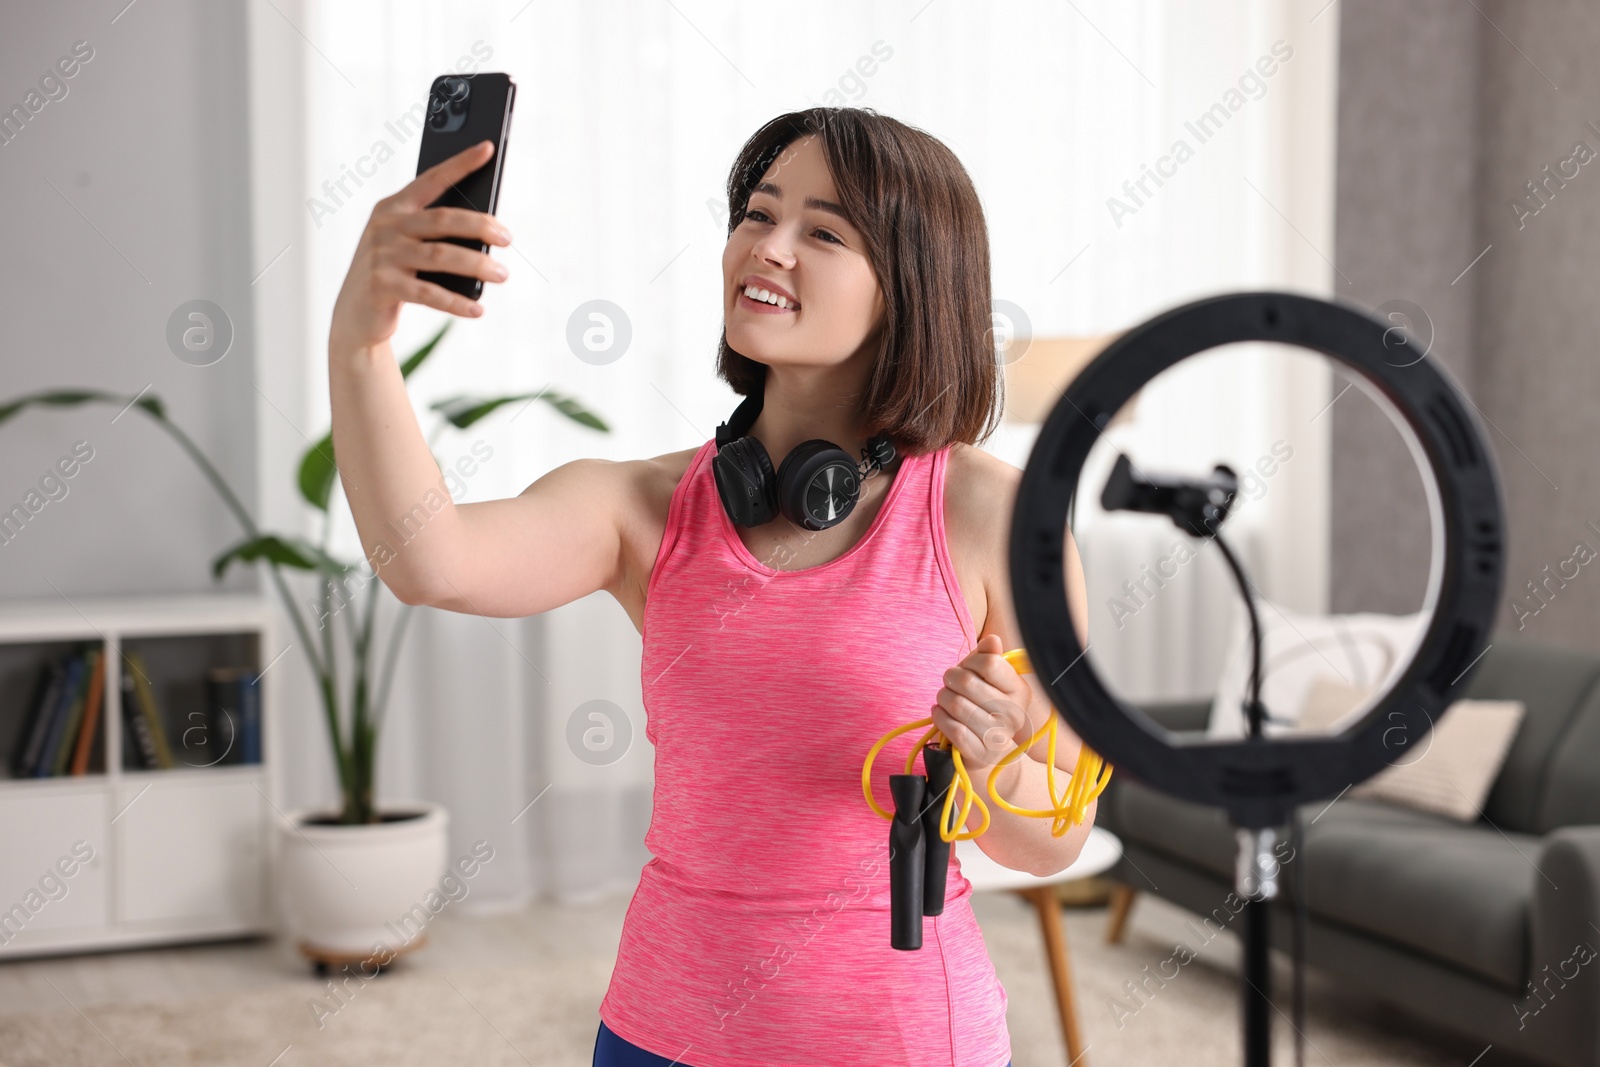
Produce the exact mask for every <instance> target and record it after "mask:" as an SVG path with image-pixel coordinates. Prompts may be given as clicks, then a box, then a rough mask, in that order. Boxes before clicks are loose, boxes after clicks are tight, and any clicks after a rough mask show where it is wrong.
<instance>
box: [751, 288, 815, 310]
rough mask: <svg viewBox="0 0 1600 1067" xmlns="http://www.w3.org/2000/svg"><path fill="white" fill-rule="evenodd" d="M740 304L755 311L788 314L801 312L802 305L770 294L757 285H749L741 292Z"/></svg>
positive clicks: (775, 294)
mask: <svg viewBox="0 0 1600 1067" xmlns="http://www.w3.org/2000/svg"><path fill="white" fill-rule="evenodd" d="M738 302H739V304H740V306H742V307H746V308H750V309H751V310H755V311H765V312H769V313H770V312H779V313H781V312H787V311H799V310H800V305H799V303H797V302H796V301H793V300H790V299H789V298H788V297H786V296H780V295H779V294H777V293H772V292H768V291H767V290H766V289H763V288H761V287H760V286H757V285H747V286H745V287H744V288H742V289H740V290H739V301H738Z"/></svg>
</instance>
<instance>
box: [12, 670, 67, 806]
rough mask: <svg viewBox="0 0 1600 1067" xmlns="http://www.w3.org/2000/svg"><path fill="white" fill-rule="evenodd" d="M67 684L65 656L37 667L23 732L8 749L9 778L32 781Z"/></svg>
mask: <svg viewBox="0 0 1600 1067" xmlns="http://www.w3.org/2000/svg"><path fill="white" fill-rule="evenodd" d="M65 682H66V657H64V656H61V657H56V658H55V659H51V660H49V661H47V662H45V663H43V664H41V665H40V667H39V674H38V677H37V681H36V682H35V685H34V690H33V698H32V700H30V701H29V703H28V707H29V709H30V710H29V713H28V715H27V717H26V718H25V719H24V720H23V726H22V732H21V733H19V734H18V735H17V738H16V741H15V742H14V743H13V744H12V746H11V767H10V770H11V776H12V777H13V778H32V777H33V769H34V767H36V766H38V763H39V754H40V753H41V752H43V751H44V742H45V737H46V736H47V735H48V734H49V732H50V720H51V718H52V717H53V716H54V715H55V708H56V704H57V703H58V702H59V701H60V699H61V689H62V686H63V685H64V684H65Z"/></svg>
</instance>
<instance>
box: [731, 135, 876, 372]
mask: <svg viewBox="0 0 1600 1067" xmlns="http://www.w3.org/2000/svg"><path fill="white" fill-rule="evenodd" d="M838 203H839V194H838V192H837V190H835V189H834V186H833V176H832V175H831V174H829V173H828V164H827V161H826V159H825V158H824V157H823V154H822V147H821V145H820V144H819V143H818V141H817V138H816V136H815V135H809V136H806V137H802V138H799V139H797V140H795V141H794V142H793V143H792V144H790V145H788V146H787V147H786V148H785V149H784V150H783V151H782V152H780V153H779V154H778V158H777V159H775V160H774V161H773V163H772V166H771V167H769V168H768V169H767V172H766V174H765V175H763V176H762V179H761V182H760V184H759V185H757V186H756V189H755V191H754V192H753V193H752V194H751V195H750V204H749V207H748V208H747V209H746V211H745V217H744V218H743V219H741V220H740V221H739V224H738V225H737V226H735V227H734V230H733V233H732V234H731V235H730V236H729V237H728V244H727V247H726V248H724V249H723V251H722V276H723V282H724V290H725V292H724V301H723V322H724V324H725V328H726V330H727V335H728V345H729V346H730V347H731V348H733V349H734V350H735V351H737V352H739V353H741V354H742V355H746V356H749V357H750V358H751V359H754V360H756V361H758V362H760V363H766V364H768V365H769V366H781V365H805V366H830V365H833V364H837V363H841V362H843V361H845V360H847V359H849V358H850V357H851V356H853V355H855V354H857V353H858V352H860V351H862V350H863V348H864V347H866V346H867V345H869V344H870V345H872V346H874V347H875V346H876V344H877V335H878V331H879V327H880V326H881V321H882V318H883V314H884V307H885V305H884V301H883V293H882V291H881V290H880V289H879V287H878V279H877V277H876V276H875V275H874V274H873V272H872V265H871V264H870V263H869V262H868V260H867V255H866V247H865V245H864V244H863V243H862V239H861V234H860V232H859V231H858V230H856V228H855V227H854V226H852V225H851V224H850V223H849V222H847V221H845V218H844V215H843V209H842V208H840V207H839V206H838ZM747 285H753V286H755V287H756V288H757V289H766V290H767V291H768V292H772V293H774V294H775V295H778V296H781V297H783V298H784V300H785V302H786V303H787V304H788V305H789V306H788V307H787V308H784V307H781V306H779V305H777V304H773V303H763V302H761V301H759V300H752V299H751V298H750V297H749V296H746V295H745V292H746V288H747Z"/></svg>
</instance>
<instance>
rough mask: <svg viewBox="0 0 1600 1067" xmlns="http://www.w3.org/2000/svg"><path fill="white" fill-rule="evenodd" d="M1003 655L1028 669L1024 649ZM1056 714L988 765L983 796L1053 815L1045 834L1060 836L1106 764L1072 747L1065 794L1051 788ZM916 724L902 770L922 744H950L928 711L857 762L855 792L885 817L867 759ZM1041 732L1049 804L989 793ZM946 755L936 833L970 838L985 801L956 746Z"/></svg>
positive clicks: (1089, 798) (1107, 772) (1097, 789)
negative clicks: (971, 820)
mask: <svg viewBox="0 0 1600 1067" xmlns="http://www.w3.org/2000/svg"><path fill="white" fill-rule="evenodd" d="M1005 659H1006V661H1007V662H1008V663H1010V664H1011V666H1012V667H1013V668H1015V669H1016V671H1017V673H1018V674H1031V673H1033V662H1032V661H1031V660H1030V659H1029V658H1028V652H1027V650H1026V649H1022V648H1014V649H1012V650H1011V651H1010V652H1007V653H1005ZM1057 718H1058V716H1057V714H1056V711H1055V709H1054V708H1051V709H1050V717H1049V720H1048V721H1047V722H1046V723H1045V724H1044V725H1043V726H1041V727H1040V728H1039V730H1038V732H1036V733H1035V734H1034V735H1033V736H1032V737H1030V738H1029V739H1028V743H1027V744H1026V745H1019V746H1018V747H1017V749H1016V750H1015V751H1014V752H1011V753H1008V754H1007V755H1006V756H1005V757H1004V758H1003V759H1001V760H1000V762H998V763H996V764H995V765H994V768H993V769H992V770H991V771H990V772H989V781H988V789H987V792H988V794H989V798H990V799H991V800H993V801H994V802H995V803H996V804H998V805H999V806H1000V807H1001V808H1004V809H1005V810H1006V811H1009V812H1011V813H1012V814H1013V815H1023V816H1026V817H1028V818H1030V819H1051V820H1053V822H1052V823H1051V825H1050V833H1051V835H1052V836H1054V837H1060V836H1061V835H1062V834H1064V833H1066V832H1067V830H1068V829H1069V828H1070V827H1073V826H1078V825H1081V824H1082V823H1083V820H1084V816H1085V815H1086V814H1087V812H1088V809H1089V805H1090V804H1091V803H1092V802H1093V801H1094V800H1095V798H1096V797H1098V796H1099V795H1100V794H1101V793H1103V792H1104V791H1105V788H1106V785H1107V783H1109V782H1110V781H1111V764H1109V763H1107V762H1106V761H1105V760H1103V759H1102V758H1101V757H1100V755H1099V754H1098V753H1096V752H1095V751H1093V750H1092V749H1090V748H1089V746H1088V745H1082V746H1081V747H1080V748H1079V750H1078V763H1077V766H1075V767H1074V768H1073V771H1072V779H1071V782H1070V783H1069V784H1068V786H1067V790H1066V793H1065V794H1057V793H1056V719H1057ZM919 726H927V727H929V729H928V731H927V733H925V734H923V735H922V737H921V739H920V740H918V741H917V743H916V744H915V745H913V746H912V748H911V752H910V754H909V755H907V756H906V768H905V773H906V774H911V773H912V770H911V768H912V766H913V765H914V764H915V763H916V761H917V753H918V752H921V751H922V746H923V745H927V744H937V745H938V746H939V747H940V748H942V749H951V748H953V746H952V745H951V743H950V739H949V738H947V737H945V736H944V734H943V732H942V731H940V729H939V728H938V727H937V726H934V725H933V716H931V715H930V716H928V717H927V718H925V719H918V720H917V721H916V722H908V723H906V724H905V725H904V726H897V727H895V728H894V729H893V730H890V731H889V732H888V733H886V734H884V735H883V736H882V737H880V738H879V739H878V743H877V744H875V745H873V746H872V749H871V751H869V752H868V753H867V759H866V762H865V763H863V764H862V765H861V792H862V793H863V794H864V795H865V796H866V798H867V804H868V805H870V806H871V808H872V810H873V811H875V812H877V813H878V814H879V815H881V816H882V817H883V818H885V819H890V820H892V819H893V818H894V813H893V812H889V811H885V810H884V809H883V808H882V807H880V806H879V805H878V802H877V801H876V800H874V799H873V797H872V761H873V760H875V759H877V758H878V753H879V752H880V751H881V750H882V749H883V746H884V745H886V744H888V743H889V742H890V741H892V740H894V739H895V738H896V737H899V736H900V735H901V734H903V733H906V732H907V731H910V730H915V729H916V728H917V727H919ZM1043 737H1048V738H1049V745H1048V749H1047V751H1048V753H1049V755H1048V757H1047V759H1046V760H1045V773H1046V780H1047V781H1048V782H1049V785H1050V803H1051V805H1052V807H1051V808H1049V809H1034V808H1019V807H1016V806H1015V805H1013V804H1011V803H1009V802H1008V801H1007V800H1006V799H1005V798H1004V797H1002V796H1000V794H999V793H996V792H995V788H994V785H995V780H996V779H997V778H998V777H999V776H1000V772H1001V770H1003V769H1004V768H1005V767H1006V766H1007V765H1008V764H1010V763H1011V762H1012V761H1013V760H1017V759H1020V758H1021V757H1022V754H1023V753H1024V752H1028V751H1030V750H1031V749H1032V748H1033V746H1034V745H1036V744H1038V743H1039V739H1040V738H1043ZM951 755H952V757H953V762H954V763H955V768H956V777H955V780H954V781H953V782H951V784H950V788H949V789H947V790H945V797H944V808H943V810H942V811H941V812H940V815H939V837H940V838H941V839H942V840H944V841H946V842H951V841H970V840H972V839H973V838H975V837H977V836H978V835H979V834H981V833H983V832H984V831H985V830H987V829H988V828H989V806H988V805H987V804H985V803H984V802H983V799H982V798H981V797H979V796H978V791H977V790H976V789H974V788H973V787H972V778H971V777H970V776H969V775H968V774H967V769H966V767H965V765H964V764H963V762H962V759H961V750H960V749H955V751H953V752H952V753H951ZM957 790H960V791H961V792H964V793H965V794H966V797H965V799H964V800H963V801H962V803H961V816H960V818H958V819H956V820H954V821H952V820H951V818H950V814H951V811H952V810H953V809H954V807H955V800H956V792H957ZM974 804H976V805H978V810H979V812H980V813H981V815H982V817H983V821H982V822H981V823H980V824H979V825H978V828H977V829H976V830H972V831H970V832H967V833H960V832H958V831H957V829H956V828H957V827H960V826H965V825H966V824H967V815H968V814H969V813H970V812H971V811H972V805H974Z"/></svg>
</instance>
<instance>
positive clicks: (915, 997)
mask: <svg viewBox="0 0 1600 1067" xmlns="http://www.w3.org/2000/svg"><path fill="white" fill-rule="evenodd" d="M715 453H716V441H715V439H712V440H710V441H707V442H706V443H705V444H704V445H702V446H701V447H700V450H699V451H698V452H697V453H696V454H695V457H694V459H693V461H691V463H690V464H689V468H688V470H687V472H686V473H685V474H684V476H683V478H682V480H681V481H680V482H679V483H678V486H677V488H676V489H675V490H674V492H673V494H672V502H671V504H670V506H669V508H668V511H667V525H666V534H665V536H664V537H663V538H662V541H661V548H660V550H659V552H658V554H657V556H656V562H655V567H654V569H653V570H652V572H651V574H650V582H649V585H648V587H647V589H646V602H645V611H644V619H643V625H642V630H643V639H644V651H643V662H642V664H641V672H640V673H641V680H642V683H643V690H644V705H645V714H646V718H647V724H646V727H645V736H646V737H648V738H649V739H650V741H651V742H652V743H653V744H654V745H655V798H654V808H653V811H652V815H651V819H650V829H649V831H648V832H647V833H646V835H645V845H646V846H647V847H648V848H649V850H650V852H651V854H652V856H653V857H654V858H653V859H651V860H650V862H648V863H646V864H645V866H644V869H643V871H642V872H641V874H640V877H639V885H638V888H637V889H636V890H635V892H634V895H633V900H632V903H631V904H630V905H629V906H628V912H627V917H626V919H625V920H624V922H623V928H622V939H621V943H620V946H619V948H618V951H617V962H616V966H615V969H614V970H613V972H612V976H611V985H610V988H609V989H608V990H607V992H606V995H605V999H604V1000H603V1001H602V1002H601V1005H600V1017H601V1019H602V1020H604V1022H605V1024H606V1025H607V1026H609V1027H610V1028H611V1029H612V1030H614V1031H615V1032H616V1033H617V1034H618V1035H619V1036H621V1037H623V1038H625V1039H626V1040H628V1041H630V1042H632V1043H633V1044H635V1045H638V1046H640V1047H641V1048H644V1049H646V1050H648V1051H650V1052H654V1053H657V1054H659V1055H662V1056H665V1057H667V1058H669V1059H675V1060H677V1061H678V1062H681V1063H684V1064H692V1065H694V1067H773V1065H778V1064H782V1065H805V1067H814V1065H821V1064H829V1065H832V1067H888V1065H894V1064H907V1065H915V1067H933V1065H940V1064H949V1065H951V1067H1003V1065H1004V1064H1006V1063H1007V1061H1008V1060H1009V1059H1010V1055H1011V1042H1010V1036H1009V1034H1008V1033H1007V1031H1006V1002H1007V997H1006V993H1005V990H1004V989H1003V988H1002V987H1001V985H1000V981H999V979H998V978H997V977H996V975H995V972H994V967H993V965H992V964H991V962H990V960H989V955H988V951H987V949H986V948H985V945H984V942H983V935H982V932H981V931H980V930H979V928H978V924H977V920H976V919H975V918H974V916H973V913H972V908H971V903H970V899H969V898H970V895H971V892H972V883H970V882H968V881H967V879H966V878H964V877H962V875H961V868H960V864H959V862H958V861H957V860H956V858H955V854H954V850H952V852H951V857H950V873H949V881H948V884H947V888H946V899H945V908H944V913H943V914H942V915H938V916H927V917H925V918H924V919H923V944H922V948H921V949H919V950H916V951H910V952H908V951H901V950H897V949H894V948H891V947H890V946H889V865H888V854H889V849H888V840H889V823H888V822H887V821H886V820H884V819H883V818H882V817H880V816H878V815H877V814H875V813H874V812H873V811H872V809H870V808H869V807H868V806H867V803H866V799H865V798H864V797H863V796H862V795H861V763H862V760H863V759H865V757H866V755H867V751H868V750H869V749H870V748H871V747H872V745H873V743H874V742H876V741H877V740H878V739H879V738H880V737H882V736H883V734H884V733H886V732H887V731H889V730H890V729H892V728H893V727H896V726H900V725H902V724H904V723H907V722H910V721H912V720H914V719H920V718H923V717H925V716H927V715H928V714H929V708H930V707H931V705H932V704H933V702H934V700H935V698H936V697H937V696H938V694H939V690H940V689H941V688H942V687H943V684H944V681H943V675H944V672H945V671H946V670H947V669H949V668H950V667H953V666H955V665H956V664H957V663H959V662H960V661H961V659H962V658H963V657H964V656H965V655H966V654H967V653H968V652H969V651H970V650H971V649H972V648H973V646H974V645H975V644H976V636H975V634H974V633H973V623H972V618H971V613H970V612H969V611H968V610H967V606H966V603H965V601H963V599H962V597H961V593H960V587H959V586H958V585H957V583H956V577H955V570H954V568H953V567H952V566H951V564H950V554H949V549H948V546H947V543H946V541H945V531H944V478H945V468H946V464H947V462H948V458H949V448H948V447H947V448H944V449H941V450H939V451H936V452H931V453H925V454H923V455H917V456H910V455H908V456H904V457H903V458H902V459H901V461H900V466H899V469H898V470H897V471H896V473H895V474H894V476H893V481H892V482H891V484H890V486H889V490H888V492H887V494H886V495H885V497H884V500H883V503H882V505H881V507H880V509H879V511H878V514H877V515H875V516H874V517H873V521H872V523H871V525H870V526H869V527H868V529H867V532H866V534H865V535H864V536H863V537H862V538H861V540H859V541H858V542H857V543H856V544H855V545H853V546H851V548H850V549H849V550H848V551H847V552H845V554H844V555H842V556H840V557H838V558H837V559H834V560H831V561H829V562H827V563H824V564H821V565H820V566H815V567H807V568H804V569H802V570H798V571H795V570H780V569H778V568H775V567H772V566H768V565H766V564H765V563H763V562H762V561H760V560H758V559H756V558H755V556H754V555H752V553H751V552H750V550H749V549H748V548H747V547H746V546H745V545H744V543H743V542H742V541H741V540H740V539H739V535H738V533H737V532H736V530H735V528H734V525H733V523H732V521H731V520H730V519H729V518H728V516H727V514H726V512H724V510H723V508H722V503H721V501H720V500H719V499H718V496H717V489H716V483H715V480H714V477H713V474H712V468H711V459H712V457H713V456H714V455H715ZM776 562H781V560H780V561H776ZM921 733H922V731H920V730H916V731H909V732H907V733H905V734H902V735H901V736H900V737H898V738H896V739H895V741H894V742H891V743H890V744H889V745H887V746H885V748H884V750H883V751H882V752H881V753H880V754H879V756H878V758H877V761H876V762H875V764H874V767H873V795H874V797H875V798H876V799H877V801H878V803H879V804H880V805H882V806H883V807H884V808H885V809H886V810H893V806H894V805H893V801H892V800H891V799H890V796H889V783H888V775H889V773H890V771H891V769H897V768H900V767H902V766H903V765H904V763H905V757H906V754H907V753H908V752H910V751H911V748H912V746H913V745H914V744H915V743H916V739H917V737H918V736H920V735H921ZM917 769H918V770H919V771H920V770H921V762H920V760H919V761H918V764H917Z"/></svg>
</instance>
